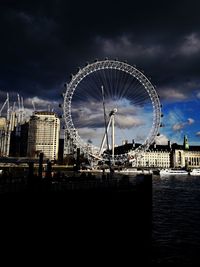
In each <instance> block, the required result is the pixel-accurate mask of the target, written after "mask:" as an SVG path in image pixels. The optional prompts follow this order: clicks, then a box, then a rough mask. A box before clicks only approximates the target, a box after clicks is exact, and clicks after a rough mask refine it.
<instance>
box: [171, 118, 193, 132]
mask: <svg viewBox="0 0 200 267" xmlns="http://www.w3.org/2000/svg"><path fill="white" fill-rule="evenodd" d="M194 122H195V121H194V119H192V118H188V119H187V121H185V122H178V123H176V124H174V125H173V126H172V129H173V130H174V131H180V130H182V129H183V128H185V127H186V126H188V125H192V124H193V123H194Z"/></svg>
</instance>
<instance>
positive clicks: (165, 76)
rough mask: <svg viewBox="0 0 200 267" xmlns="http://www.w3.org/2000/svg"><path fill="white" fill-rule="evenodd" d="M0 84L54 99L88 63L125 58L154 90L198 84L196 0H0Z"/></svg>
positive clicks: (178, 90)
mask: <svg viewBox="0 0 200 267" xmlns="http://www.w3.org/2000/svg"><path fill="white" fill-rule="evenodd" d="M1 3H2V5H1V9H0V35H1V42H0V58H1V64H0V90H10V91H15V90H16V91H19V92H20V93H21V94H23V95H24V97H34V96H39V97H40V98H46V99H55V98H58V97H59V94H60V92H61V91H62V85H63V83H64V82H65V81H68V80H69V75H70V73H75V72H76V69H77V67H78V66H84V64H85V62H86V61H92V60H94V59H95V58H99V59H103V58H104V57H106V56H107V57H109V58H115V57H118V58H119V59H121V60H127V61H128V63H130V64H136V65H137V66H138V67H139V69H143V70H144V72H145V74H147V76H151V78H152V82H153V83H155V84H156V85H157V88H158V90H159V93H160V95H161V96H163V97H164V98H167V95H168V92H171V93H172V92H174V95H175V96H176V97H177V98H178V97H179V96H180V98H183V95H184V96H185V95H186V96H189V95H190V93H191V92H194V91H195V90H196V91H198V90H200V79H199V76H200V75H199V74H200V73H199V72H200V16H199V7H200V4H199V3H198V1H178V0H176V1H171V2H169V1H167V3H164V2H162V1H140V2H139V1H130V2H127V1H123V2H120V3H114V4H113V3H110V4H109V2H108V1H100V2H95V1H93V2H90V3H89V2H87V1H82V2H81V3H79V2H77V1H64V0H63V1H62V0H57V1H38V2H37V1H14V0H10V1H2V2H1Z"/></svg>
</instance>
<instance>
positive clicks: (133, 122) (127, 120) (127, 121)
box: [115, 115, 144, 129]
mask: <svg viewBox="0 0 200 267" xmlns="http://www.w3.org/2000/svg"><path fill="white" fill-rule="evenodd" d="M115 120H116V124H117V125H119V127H120V128H121V129H130V128H132V127H138V126H141V125H144V122H143V121H142V120H141V119H139V118H136V117H132V116H127V115H119V116H116V119H115Z"/></svg>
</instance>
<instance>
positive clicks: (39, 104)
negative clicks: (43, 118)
mask: <svg viewBox="0 0 200 267" xmlns="http://www.w3.org/2000/svg"><path fill="white" fill-rule="evenodd" d="M33 103H34V104H35V108H36V110H38V109H46V110H48V108H49V107H50V108H52V107H53V106H58V102H57V101H50V100H45V99H42V98H39V97H38V96H34V97H32V98H31V97H29V98H26V99H25V100H24V105H27V106H29V107H33Z"/></svg>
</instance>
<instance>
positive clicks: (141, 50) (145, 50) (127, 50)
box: [96, 35, 162, 58]
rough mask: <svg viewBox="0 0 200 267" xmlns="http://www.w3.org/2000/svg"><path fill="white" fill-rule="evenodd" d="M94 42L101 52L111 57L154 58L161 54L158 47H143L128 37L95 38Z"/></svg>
mask: <svg viewBox="0 0 200 267" xmlns="http://www.w3.org/2000/svg"><path fill="white" fill-rule="evenodd" d="M96 42H97V43H98V44H100V46H101V48H102V50H103V52H104V53H105V54H108V55H112V56H117V55H118V56H125V57H129V58H134V57H139V56H142V57H155V56H157V55H158V54H160V53H161V52H162V47H161V46H160V45H144V44H141V43H136V42H135V41H132V38H131V37H130V36H125V35H122V36H118V37H117V38H115V40H113V39H109V38H103V37H97V38H96Z"/></svg>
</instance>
